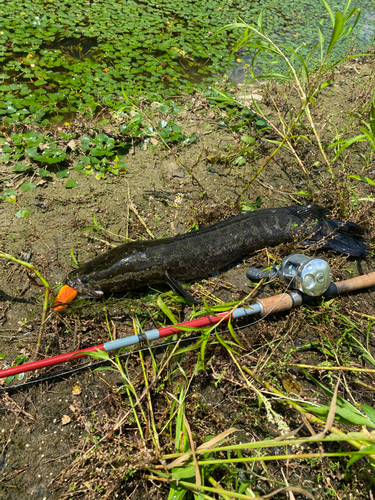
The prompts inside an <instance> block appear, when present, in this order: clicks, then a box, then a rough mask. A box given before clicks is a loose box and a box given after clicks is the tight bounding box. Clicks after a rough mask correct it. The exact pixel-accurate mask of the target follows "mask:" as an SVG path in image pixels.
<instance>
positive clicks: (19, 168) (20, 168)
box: [13, 163, 32, 172]
mask: <svg viewBox="0 0 375 500" xmlns="http://www.w3.org/2000/svg"><path fill="white" fill-rule="evenodd" d="M30 168H32V166H31V165H23V164H22V163H16V164H15V165H14V167H13V171H14V172H26V171H27V170H30Z"/></svg>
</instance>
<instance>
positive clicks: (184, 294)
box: [165, 271, 201, 306]
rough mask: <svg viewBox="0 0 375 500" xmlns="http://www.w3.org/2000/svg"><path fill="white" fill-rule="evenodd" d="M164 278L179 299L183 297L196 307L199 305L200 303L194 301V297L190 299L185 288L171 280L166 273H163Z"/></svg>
mask: <svg viewBox="0 0 375 500" xmlns="http://www.w3.org/2000/svg"><path fill="white" fill-rule="evenodd" d="M165 277H166V279H167V283H168V285H169V286H170V287H171V288H172V290H173V291H174V292H176V293H177V294H178V295H181V297H184V298H185V299H186V300H188V301H189V302H192V303H193V304H195V305H196V306H198V305H200V304H201V302H198V300H195V299H194V297H192V296H191V295H190V293H189V292H187V291H186V290H185V288H184V287H183V286H182V285H181V283H179V282H178V281H176V280H174V279H173V278H171V277H170V276H169V274H168V271H165Z"/></svg>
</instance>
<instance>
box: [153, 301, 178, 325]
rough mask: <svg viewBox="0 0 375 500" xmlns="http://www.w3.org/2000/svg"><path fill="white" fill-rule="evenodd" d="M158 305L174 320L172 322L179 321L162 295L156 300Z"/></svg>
mask: <svg viewBox="0 0 375 500" xmlns="http://www.w3.org/2000/svg"><path fill="white" fill-rule="evenodd" d="M156 303H157V305H158V306H159V307H160V309H161V310H162V311H163V313H164V314H165V315H166V316H167V317H168V318H169V319H170V320H171V321H172V323H178V321H177V319H176V318H175V316H174V314H173V312H172V311H171V310H170V309H169V307H168V306H167V305H166V304H165V302H164V301H163V299H162V298H161V297H160V295H159V297H158V298H157V301H156Z"/></svg>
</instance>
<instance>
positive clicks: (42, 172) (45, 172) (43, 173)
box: [38, 168, 51, 177]
mask: <svg viewBox="0 0 375 500" xmlns="http://www.w3.org/2000/svg"><path fill="white" fill-rule="evenodd" d="M38 174H39V175H40V176H41V177H47V176H49V175H51V173H50V172H49V171H48V170H46V169H45V168H39V169H38Z"/></svg>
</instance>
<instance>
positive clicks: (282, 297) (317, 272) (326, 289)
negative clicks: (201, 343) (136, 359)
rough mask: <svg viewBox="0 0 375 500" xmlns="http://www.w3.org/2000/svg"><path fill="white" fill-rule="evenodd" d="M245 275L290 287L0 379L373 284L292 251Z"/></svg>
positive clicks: (0, 373)
mask: <svg viewBox="0 0 375 500" xmlns="http://www.w3.org/2000/svg"><path fill="white" fill-rule="evenodd" d="M247 276H248V277H249V279H250V280H252V281H259V280H260V279H262V278H266V277H271V278H272V277H278V278H281V279H283V280H284V281H285V282H286V283H288V288H289V287H291V288H293V290H291V291H290V292H283V293H281V294H277V295H274V296H272V297H267V298H264V299H258V300H257V301H256V302H255V304H253V305H251V306H247V307H239V308H237V309H234V310H232V311H225V312H220V313H218V314H216V315H215V316H213V315H209V316H204V317H202V318H196V319H193V320H190V321H185V322H182V323H177V324H176V325H171V326H166V327H163V328H155V329H153V330H148V331H146V332H145V333H143V334H140V335H131V336H129V337H125V338H121V339H117V340H111V341H109V342H105V343H103V344H98V345H96V346H93V347H88V348H85V349H80V350H78V351H72V352H68V353H66V354H60V355H58V356H53V357H51V358H46V359H41V360H38V361H32V362H30V363H25V364H24V365H19V366H14V367H11V368H5V369H3V370H0V378H3V377H9V376H11V375H17V374H19V373H24V372H27V371H33V370H38V369H40V368H45V367H47V366H54V365H57V364H60V363H65V362H66V361H70V360H72V359H77V358H82V357H84V356H86V355H87V354H88V353H91V352H98V351H104V352H110V351H115V350H118V349H122V348H124V347H129V346H132V345H135V344H139V343H142V342H152V341H154V340H158V339H161V338H164V337H169V336H171V335H175V334H178V333H182V332H183V331H186V328H189V330H190V329H194V328H202V327H210V326H214V325H215V324H217V323H220V322H222V321H229V320H236V319H239V318H243V317H247V316H253V315H255V314H259V315H260V317H261V318H264V317H265V316H267V315H269V314H271V313H272V314H275V313H278V312H282V311H287V310H289V309H292V308H293V307H296V306H299V305H302V304H307V303H310V302H311V301H313V300H314V299H315V298H317V297H324V298H328V297H337V296H338V295H341V294H342V293H347V292H352V291H355V290H360V289H363V288H369V287H372V286H375V272H372V273H368V274H365V275H362V276H358V277H356V278H351V279H348V280H344V281H339V282H336V283H332V282H331V279H332V273H331V269H330V267H329V264H328V263H327V262H326V261H325V260H323V259H318V258H308V257H306V256H304V255H302V254H294V255H290V256H288V257H285V259H284V260H283V261H282V263H281V265H280V266H279V267H276V266H273V269H272V270H271V271H265V272H264V271H260V270H259V269H257V268H250V269H249V270H248V271H247Z"/></svg>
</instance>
